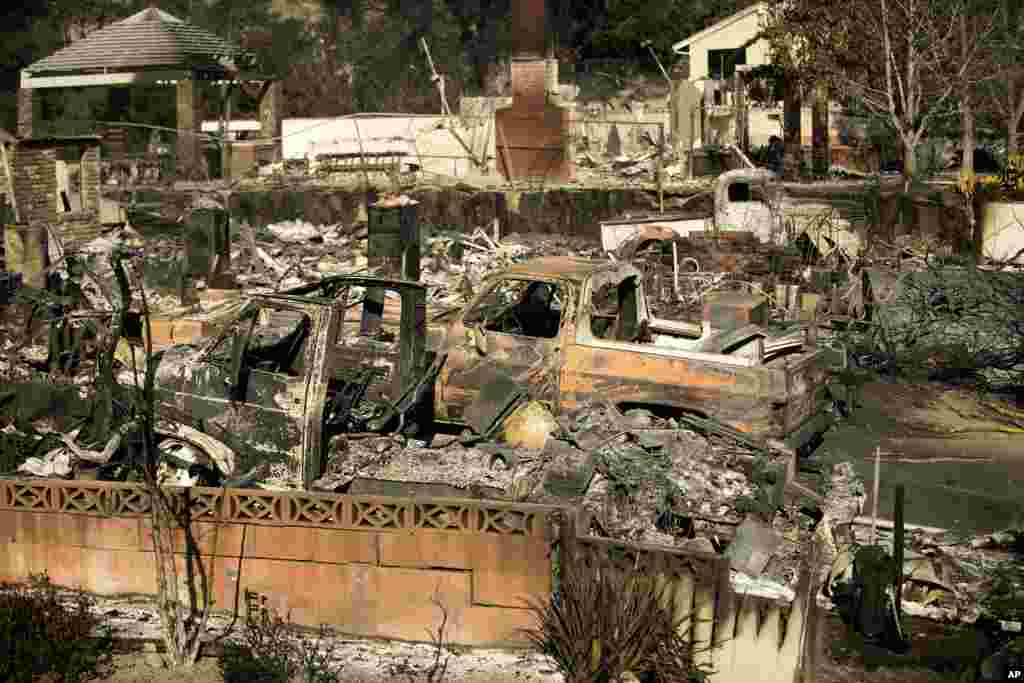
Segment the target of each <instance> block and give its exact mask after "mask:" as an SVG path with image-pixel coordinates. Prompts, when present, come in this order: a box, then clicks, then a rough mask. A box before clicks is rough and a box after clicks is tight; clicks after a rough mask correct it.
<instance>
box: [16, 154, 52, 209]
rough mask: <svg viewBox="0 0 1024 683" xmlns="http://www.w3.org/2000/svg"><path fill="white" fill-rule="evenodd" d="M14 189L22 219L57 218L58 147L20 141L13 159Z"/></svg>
mask: <svg viewBox="0 0 1024 683" xmlns="http://www.w3.org/2000/svg"><path fill="white" fill-rule="evenodd" d="M12 163H13V164H14V193H15V196H17V198H18V210H19V211H20V212H21V220H22V222H23V223H29V224H34V223H50V224H52V223H55V222H56V220H57V199H56V197H57V149H56V147H52V146H43V145H37V144H32V143H25V142H22V143H19V144H18V146H17V148H16V150H15V152H14V160H13V161H12Z"/></svg>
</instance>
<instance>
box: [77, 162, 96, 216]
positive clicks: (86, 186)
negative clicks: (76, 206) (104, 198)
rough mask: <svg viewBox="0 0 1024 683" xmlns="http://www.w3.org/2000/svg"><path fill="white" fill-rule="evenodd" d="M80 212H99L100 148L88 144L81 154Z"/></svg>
mask: <svg viewBox="0 0 1024 683" xmlns="http://www.w3.org/2000/svg"><path fill="white" fill-rule="evenodd" d="M81 183H82V212H83V213H97V214H98V213H99V210H100V148H99V145H90V146H89V147H88V148H86V150H85V153H84V154H83V155H82V170H81Z"/></svg>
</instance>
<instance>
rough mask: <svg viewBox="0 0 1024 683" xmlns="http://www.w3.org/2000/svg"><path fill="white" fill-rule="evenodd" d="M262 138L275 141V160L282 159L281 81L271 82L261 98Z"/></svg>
mask: <svg viewBox="0 0 1024 683" xmlns="http://www.w3.org/2000/svg"><path fill="white" fill-rule="evenodd" d="M260 137H261V138H263V139H264V141H266V142H269V141H270V140H273V145H274V149H275V150H276V152H275V153H274V158H275V159H280V158H281V140H280V139H279V138H280V137H281V81H271V82H270V83H269V84H268V85H267V87H266V88H264V90H263V96H262V97H261V98H260Z"/></svg>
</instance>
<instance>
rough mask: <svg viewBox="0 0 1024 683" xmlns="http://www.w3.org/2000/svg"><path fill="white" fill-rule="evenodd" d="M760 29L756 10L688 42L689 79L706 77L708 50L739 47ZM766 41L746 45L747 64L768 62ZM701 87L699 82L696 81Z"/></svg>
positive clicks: (759, 20) (708, 71) (695, 79)
mask: <svg viewBox="0 0 1024 683" xmlns="http://www.w3.org/2000/svg"><path fill="white" fill-rule="evenodd" d="M760 30H761V15H760V14H759V13H757V12H754V13H752V14H749V15H747V16H745V17H742V18H739V19H736V20H735V21H733V22H731V23H728V24H726V25H724V26H722V27H721V28H719V29H718V30H717V31H714V32H713V33H710V34H708V35H707V36H704V37H702V38H700V39H698V40H696V41H695V42H693V43H691V44H690V80H691V81H695V82H696V81H697V79H701V78H707V77H708V75H709V74H710V69H709V67H708V50H727V49H733V48H737V47H740V46H741V45H743V44H744V43H745V42H747V41H748V40H750V39H751V38H753V37H754V36H755V35H757V33H758V31H760ZM769 61H770V60H769V52H768V41H766V40H758V41H756V42H755V43H753V44H752V45H749V46H747V64H748V65H751V66H757V65H759V64H768V63H769ZM697 87H698V88H702V85H701V83H699V82H698V83H697Z"/></svg>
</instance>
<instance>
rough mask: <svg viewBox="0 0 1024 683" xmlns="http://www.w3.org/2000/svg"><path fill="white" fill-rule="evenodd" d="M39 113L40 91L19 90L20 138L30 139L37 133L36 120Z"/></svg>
mask: <svg viewBox="0 0 1024 683" xmlns="http://www.w3.org/2000/svg"><path fill="white" fill-rule="evenodd" d="M38 111H39V91H38V90H36V89H34V88H22V87H19V88H18V137H19V138H30V137H32V136H33V134H34V133H35V120H36V115H37V113H38Z"/></svg>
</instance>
